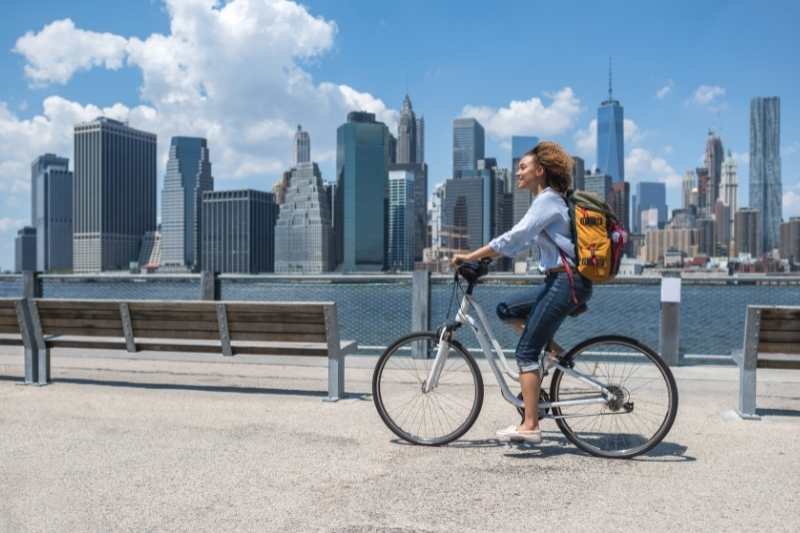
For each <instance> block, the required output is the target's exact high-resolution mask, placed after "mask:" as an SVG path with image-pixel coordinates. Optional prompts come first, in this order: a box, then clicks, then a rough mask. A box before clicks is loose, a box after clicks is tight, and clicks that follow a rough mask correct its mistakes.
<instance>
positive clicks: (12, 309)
mask: <svg viewBox="0 0 800 533" xmlns="http://www.w3.org/2000/svg"><path fill="white" fill-rule="evenodd" d="M3 303H6V302H3ZM5 316H17V308H16V306H15V304H14V303H13V302H12V304H11V305H9V306H5V307H0V317H5Z"/></svg>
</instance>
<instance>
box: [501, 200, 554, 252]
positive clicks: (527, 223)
mask: <svg viewBox="0 0 800 533" xmlns="http://www.w3.org/2000/svg"><path fill="white" fill-rule="evenodd" d="M558 216H559V212H558V209H557V208H556V206H555V205H554V204H553V203H552V202H549V201H544V202H534V203H533V204H531V206H530V208H528V211H527V212H526V213H525V216H523V217H522V219H521V220H520V221H519V222H517V223H516V224H515V225H514V227H513V228H511V229H510V230H508V231H507V232H505V233H503V234H502V235H500V236H498V237H495V238H494V239H492V240H491V241H490V242H489V247H490V248H491V249H492V250H494V251H495V252H497V253H499V254H501V255H505V256H507V257H514V256H516V255H518V254H519V253H520V252H522V251H523V250H525V248H528V247H529V246H530V245H531V243H532V242H533V240H534V239H535V238H536V236H537V235H539V233H541V232H542V230H543V229H544V228H546V227H547V226H549V225H550V224H551V223H553V222H554V221H556V220H557V219H558Z"/></svg>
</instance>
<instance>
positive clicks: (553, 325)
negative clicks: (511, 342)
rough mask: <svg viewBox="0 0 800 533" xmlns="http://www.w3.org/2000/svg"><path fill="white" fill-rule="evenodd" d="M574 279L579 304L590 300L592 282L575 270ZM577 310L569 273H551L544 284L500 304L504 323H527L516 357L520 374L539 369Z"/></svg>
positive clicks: (500, 312)
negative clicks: (550, 344)
mask: <svg viewBox="0 0 800 533" xmlns="http://www.w3.org/2000/svg"><path fill="white" fill-rule="evenodd" d="M573 278H574V282H575V296H576V297H577V299H578V302H580V303H583V302H587V301H589V299H590V298H591V297H592V282H591V281H590V280H588V279H586V278H584V277H582V276H581V275H580V274H578V273H577V272H574V271H573ZM577 307H578V305H577V304H575V303H573V301H572V293H571V291H570V286H569V278H568V277H567V273H566V272H557V273H554V274H548V275H547V276H546V277H545V279H544V283H542V284H541V285H539V286H537V287H534V288H531V289H528V290H526V291H525V292H522V293H520V294H519V295H516V296H514V297H513V298H511V299H509V300H508V301H507V302H501V303H500V304H498V306H497V316H498V317H500V319H501V320H526V324H525V330H524V331H523V332H522V336H521V337H520V339H519V344H518V345H517V351H516V354H515V355H516V358H517V366H519V371H520V372H535V371H536V370H538V369H539V354H540V353H541V351H542V349H543V348H545V347H546V346H547V343H548V342H549V341H550V339H552V338H553V336H554V335H555V333H556V330H557V329H558V327H559V326H560V325H561V322H563V321H564V319H565V318H566V317H567V315H568V314H569V313H571V312H572V311H574V310H575V308H577Z"/></svg>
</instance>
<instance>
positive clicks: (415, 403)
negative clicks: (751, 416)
mask: <svg viewBox="0 0 800 533" xmlns="http://www.w3.org/2000/svg"><path fill="white" fill-rule="evenodd" d="M490 262H491V260H489V259H483V260H482V261H481V262H480V263H472V264H470V263H465V264H462V265H460V266H459V267H458V268H457V269H456V272H455V275H454V279H453V291H452V295H451V301H450V308H451V309H452V304H453V300H454V298H455V295H456V293H457V291H458V290H461V291H462V292H463V298H462V299H461V303H460V306H459V308H458V312H457V314H456V316H455V319H454V320H446V321H445V323H444V324H443V325H442V326H441V327H440V328H439V329H438V330H437V331H435V332H433V331H421V332H415V333H411V334H409V335H406V336H404V337H401V338H400V339H398V340H397V341H395V342H394V343H393V344H392V345H391V346H389V347H388V348H387V349H386V351H385V352H384V353H383V354H382V355H381V357H380V358H379V359H378V362H377V364H376V366H375V370H374V373H373V378H372V395H373V400H374V402H375V407H376V408H377V410H378V413H379V415H380V417H381V419H382V420H383V421H384V423H385V424H386V425H387V426H388V427H389V429H390V430H391V431H392V432H393V433H394V434H395V435H397V436H398V437H400V438H402V439H404V440H406V441H408V442H411V443H413V444H419V445H428V446H441V445H444V444H447V443H450V442H452V441H454V440H456V439H458V438H459V437H461V436H462V435H464V434H465V433H466V432H467V431H469V429H470V428H471V427H472V425H473V424H474V423H475V421H476V420H477V418H478V415H479V414H480V411H481V407H482V406H483V396H484V385H483V378H482V375H481V371H480V369H479V367H478V364H477V362H476V360H475V358H474V357H473V356H472V354H470V352H469V351H468V350H467V349H466V348H465V347H464V345H463V344H461V343H460V342H459V341H457V340H456V339H455V338H454V336H455V333H456V332H457V330H458V329H460V328H461V327H462V326H464V325H466V326H467V327H468V328H469V329H470V330H472V332H473V333H474V335H475V337H476V339H477V341H478V344H479V346H480V349H481V351H482V352H483V355H484V357H485V358H486V362H487V363H488V365H489V368H490V369H491V371H492V373H493V374H494V376H495V378H496V380H497V383H498V385H499V386H500V391H501V394H502V396H503V398H504V399H505V400H506V401H508V402H509V403H511V404H512V405H514V406H515V407H516V409H517V411H518V412H519V414H520V415H523V416H524V406H523V403H522V395H521V394H519V395H516V396H515V395H514V394H513V393H512V391H511V389H510V387H509V385H508V382H507V381H506V379H505V376H507V377H508V378H510V379H511V380H513V381H517V382H518V381H519V374H518V373H517V372H515V371H513V370H512V369H511V368H510V366H509V364H508V361H507V359H506V357H505V354H504V353H503V350H502V348H501V346H500V343H499V342H498V341H497V339H496V338H495V336H494V334H493V333H492V330H491V327H490V325H489V322H488V320H487V318H486V314H485V313H484V311H483V309H481V307H480V305H478V303H477V301H476V300H475V299H474V297H473V290H474V288H475V286H476V285H477V284H478V280H479V278H481V277H483V276H484V275H485V274H486V273H487V272H488V265H489V263H490ZM460 278H463V279H464V280H465V281H466V282H467V289H466V291H464V290H463V287H461V282H460ZM470 310H474V312H475V315H476V316H477V319H476V318H475V317H473V316H472V315H471V314H470ZM450 314H451V313H450V310H448V313H447V316H448V317H449V316H450ZM542 352H543V353H542V355H541V356H540V363H541V364H540V371H539V372H540V380H542V381H543V380H544V378H545V376H546V375H549V373H550V371H551V370H553V374H552V377H551V379H550V387H549V393H548V392H545V388H544V386H542V387H541V389H540V390H541V392H540V397H539V405H538V409H539V418H540V420H544V419H554V420H555V422H556V425H557V426H558V428H559V429H560V430H561V432H562V433H563V434H564V436H565V437H566V438H567V440H568V441H570V442H571V443H573V444H574V445H575V446H577V447H578V448H580V449H581V450H583V451H585V452H587V453H589V454H591V455H594V456H598V457H607V458H631V457H635V456H637V455H640V454H643V453H645V452H647V451H648V450H650V449H652V448H653V447H654V446H656V445H657V444H658V443H659V442H661V440H662V439H663V438H664V437H665V436H666V435H667V433H668V432H669V430H670V428H671V427H672V424H673V422H674V420H675V415H676V413H677V410H678V390H677V387H676V385H675V378H674V377H673V375H672V372H671V371H670V369H669V367H668V366H667V365H666V364H665V363H664V361H663V360H662V359H661V357H659V355H658V354H657V353H656V352H654V351H653V350H652V349H650V348H649V347H647V346H645V345H644V344H642V343H640V342H639V341H637V340H635V339H632V338H629V337H624V336H618V335H605V336H600V337H594V338H591V339H587V340H585V341H583V342H581V343H579V344H578V345H576V346H574V347H573V348H571V349H569V350H564V351H561V352H559V353H558V354H556V355H555V356H554V357H551V356H549V355H547V354H546V353H545V350H543V351H542ZM504 375H505V376H504Z"/></svg>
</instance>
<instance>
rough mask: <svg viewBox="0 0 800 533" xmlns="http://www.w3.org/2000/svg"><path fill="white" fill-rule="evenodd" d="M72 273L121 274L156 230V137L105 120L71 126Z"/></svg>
mask: <svg viewBox="0 0 800 533" xmlns="http://www.w3.org/2000/svg"><path fill="white" fill-rule="evenodd" d="M72 218H73V249H72V251H73V257H72V261H73V270H74V271H75V272H77V273H84V272H100V271H104V270H125V269H127V268H128V267H129V266H130V263H131V262H132V261H136V260H137V259H138V257H139V248H140V247H141V243H142V238H143V237H144V234H145V233H146V232H148V231H154V230H155V229H156V136H155V134H153V133H148V132H145V131H140V130H137V129H134V128H131V127H129V126H128V125H126V124H123V123H122V122H118V121H116V120H112V119H110V118H106V117H100V118H97V119H95V120H93V121H91V122H85V123H83V124H78V125H76V126H75V176H74V180H73V204H72Z"/></svg>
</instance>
